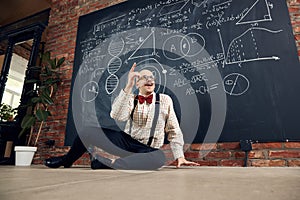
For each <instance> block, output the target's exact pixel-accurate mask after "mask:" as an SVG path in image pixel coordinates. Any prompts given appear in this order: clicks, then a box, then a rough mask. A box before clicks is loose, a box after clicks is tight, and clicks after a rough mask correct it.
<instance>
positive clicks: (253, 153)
mask: <svg viewBox="0 0 300 200" xmlns="http://www.w3.org/2000/svg"><path fill="white" fill-rule="evenodd" d="M248 156H249V158H265V154H264V151H261V150H254V151H250V152H249V155H248Z"/></svg>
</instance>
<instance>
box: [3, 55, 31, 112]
mask: <svg viewBox="0 0 300 200" xmlns="http://www.w3.org/2000/svg"><path fill="white" fill-rule="evenodd" d="M27 63H28V61H27V60H26V59H25V58H23V57H21V56H19V55H17V54H15V53H14V54H13V56H12V60H11V66H10V69H9V73H8V79H7V82H6V86H5V90H4V93H3V98H2V103H6V104H9V105H11V106H12V107H13V108H16V107H18V106H19V104H20V99H21V94H22V90H23V84H24V79H25V71H26V68H27Z"/></svg>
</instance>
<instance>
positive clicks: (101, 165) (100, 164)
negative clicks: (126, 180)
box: [91, 156, 112, 170]
mask: <svg viewBox="0 0 300 200" xmlns="http://www.w3.org/2000/svg"><path fill="white" fill-rule="evenodd" d="M111 165H112V164H111V160H110V159H108V158H104V157H99V156H97V158H92V160H91V169H94V170H95V169H112V167H111Z"/></svg>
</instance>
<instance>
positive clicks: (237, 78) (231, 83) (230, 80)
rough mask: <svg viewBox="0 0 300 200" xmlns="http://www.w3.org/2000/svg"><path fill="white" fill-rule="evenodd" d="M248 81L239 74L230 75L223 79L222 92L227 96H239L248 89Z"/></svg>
mask: <svg viewBox="0 0 300 200" xmlns="http://www.w3.org/2000/svg"><path fill="white" fill-rule="evenodd" d="M249 85H250V84H249V80H248V79H247V78H246V77H245V76H244V75H242V74H240V73H231V74H228V75H227V76H225V77H224V90H225V92H226V93H227V94H229V95H233V96H240V95H242V94H244V93H245V92H246V91H247V90H248V88H249Z"/></svg>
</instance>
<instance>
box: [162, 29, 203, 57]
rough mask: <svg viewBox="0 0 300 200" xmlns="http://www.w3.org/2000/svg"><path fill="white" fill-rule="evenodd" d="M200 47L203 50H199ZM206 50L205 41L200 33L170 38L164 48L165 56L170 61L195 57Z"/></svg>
mask: <svg viewBox="0 0 300 200" xmlns="http://www.w3.org/2000/svg"><path fill="white" fill-rule="evenodd" d="M199 45H200V46H201V48H199ZM204 48H205V39H204V37H203V36H202V35H200V34H199V33H188V34H186V35H185V36H182V35H174V36H171V37H169V38H168V39H167V40H166V41H165V42H164V43H163V46H162V50H163V55H164V56H165V57H166V58H168V59H170V60H179V59H182V58H184V57H193V56H196V55H197V54H199V53H201V51H203V49H204Z"/></svg>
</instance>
